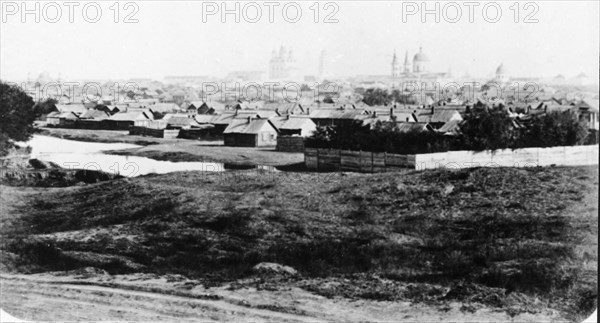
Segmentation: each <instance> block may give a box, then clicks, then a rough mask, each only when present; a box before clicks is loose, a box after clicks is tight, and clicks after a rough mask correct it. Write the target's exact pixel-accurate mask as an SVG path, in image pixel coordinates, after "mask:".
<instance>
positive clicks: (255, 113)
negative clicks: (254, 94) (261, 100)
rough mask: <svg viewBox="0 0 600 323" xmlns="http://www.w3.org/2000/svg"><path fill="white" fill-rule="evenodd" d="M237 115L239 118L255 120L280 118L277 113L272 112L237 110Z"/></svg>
mask: <svg viewBox="0 0 600 323" xmlns="http://www.w3.org/2000/svg"><path fill="white" fill-rule="evenodd" d="M237 114H238V117H242V118H246V117H249V116H251V117H253V118H260V119H269V118H274V117H278V116H279V113H277V111H272V110H237Z"/></svg>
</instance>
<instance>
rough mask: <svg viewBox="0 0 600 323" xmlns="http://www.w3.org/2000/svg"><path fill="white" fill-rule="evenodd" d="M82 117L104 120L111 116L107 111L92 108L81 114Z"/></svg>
mask: <svg viewBox="0 0 600 323" xmlns="http://www.w3.org/2000/svg"><path fill="white" fill-rule="evenodd" d="M79 117H80V118H81V119H96V120H102V119H107V118H109V117H110V114H108V113H107V112H106V111H101V110H94V109H90V110H87V111H86V112H84V113H82V114H81V115H80V116H79Z"/></svg>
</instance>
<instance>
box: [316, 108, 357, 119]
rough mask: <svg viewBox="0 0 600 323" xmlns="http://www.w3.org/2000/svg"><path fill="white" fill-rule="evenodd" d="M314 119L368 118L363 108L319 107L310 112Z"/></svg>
mask: <svg viewBox="0 0 600 323" xmlns="http://www.w3.org/2000/svg"><path fill="white" fill-rule="evenodd" d="M310 117H311V118H312V119H356V120H362V119H365V118H368V117H369V116H368V115H365V114H364V113H363V111H362V110H330V109H318V110H312V111H311V112H310Z"/></svg>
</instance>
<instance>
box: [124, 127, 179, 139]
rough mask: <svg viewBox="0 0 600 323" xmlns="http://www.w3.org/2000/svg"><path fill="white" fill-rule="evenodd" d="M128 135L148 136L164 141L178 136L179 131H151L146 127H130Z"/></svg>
mask: <svg viewBox="0 0 600 323" xmlns="http://www.w3.org/2000/svg"><path fill="white" fill-rule="evenodd" d="M129 134H130V135H138V136H150V137H157V138H165V139H174V138H177V136H179V129H152V128H146V127H137V126H132V127H131V128H130V129H129Z"/></svg>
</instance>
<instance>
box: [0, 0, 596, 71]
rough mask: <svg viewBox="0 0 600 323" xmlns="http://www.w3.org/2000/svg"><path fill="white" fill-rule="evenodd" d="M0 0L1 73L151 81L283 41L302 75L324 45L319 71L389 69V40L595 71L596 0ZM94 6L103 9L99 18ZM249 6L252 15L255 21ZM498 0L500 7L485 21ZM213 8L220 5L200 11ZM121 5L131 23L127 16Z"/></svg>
mask: <svg viewBox="0 0 600 323" xmlns="http://www.w3.org/2000/svg"><path fill="white" fill-rule="evenodd" d="M1 2H2V17H1V19H2V21H1V28H0V78H2V79H3V80H8V81H18V80H24V79H26V78H27V77H28V76H30V77H32V78H34V79H35V78H36V77H37V75H39V74H40V73H41V72H42V71H48V72H49V73H50V75H51V76H53V77H57V76H58V75H59V74H60V75H61V77H62V78H63V79H127V78H142V77H144V78H153V79H158V80H160V79H162V78H163V77H165V76H169V75H209V76H210V75H212V76H219V77H220V76H224V75H226V74H227V73H229V72H231V71H239V70H263V71H267V68H268V60H269V58H270V56H271V51H272V50H273V49H275V48H279V46H281V45H284V46H286V47H289V48H292V49H293V51H294V56H295V57H296V59H297V61H298V67H299V68H300V70H301V71H302V72H303V73H304V74H316V73H317V69H318V64H319V55H320V53H321V51H323V50H325V53H326V54H325V60H324V62H325V73H326V74H328V75H332V76H354V75H388V74H390V64H391V60H392V55H393V53H394V51H396V53H397V54H398V56H399V58H400V59H401V61H403V60H404V55H405V53H406V52H408V54H409V56H410V57H412V56H413V55H414V54H415V53H417V52H418V51H419V48H420V47H422V49H423V52H424V53H425V54H426V55H427V56H428V57H429V59H430V63H429V70H430V71H437V72H448V71H449V70H450V71H451V72H452V73H453V74H454V75H457V76H462V75H465V74H467V73H468V74H469V75H471V76H477V77H487V76H491V75H493V73H494V71H495V69H496V67H497V66H498V65H499V64H500V63H504V66H505V67H506V68H507V70H508V72H509V74H510V75H511V76H516V77H552V76H555V75H558V74H562V75H565V76H567V77H572V76H575V75H578V74H580V73H585V74H587V75H588V76H590V77H592V78H593V79H596V80H597V79H598V78H599V76H598V74H599V66H598V61H599V58H600V51H599V41H598V39H599V38H600V35H599V29H600V26H599V18H598V17H599V2H598V1H568V2H567V1H546V2H533V4H532V5H530V6H529V7H525V3H524V2H521V3H519V4H518V5H517V6H518V8H519V15H518V17H515V12H516V7H515V5H514V3H515V2H513V1H510V2H500V1H498V2H494V3H487V4H488V6H487V7H486V8H487V15H485V14H484V10H483V9H482V8H483V7H484V5H485V4H486V2H482V3H481V4H480V5H479V6H476V7H474V8H473V14H472V15H471V18H472V19H473V21H472V22H471V21H470V17H469V16H470V15H469V7H468V5H465V2H461V1H457V2H454V3H449V2H428V3H427V4H426V7H425V8H421V7H420V6H421V1H419V2H408V1H369V2H367V1H338V2H331V5H329V6H328V7H325V4H326V3H327V2H319V3H317V4H316V5H315V2H314V1H306V2H296V3H297V4H298V5H299V7H300V8H301V11H302V12H301V16H299V17H298V21H297V22H295V23H294V22H291V20H293V19H294V17H295V8H296V7H295V4H296V3H293V4H289V5H288V7H287V13H288V14H287V15H286V16H284V13H283V9H282V8H283V6H284V5H285V4H286V3H285V2H282V3H280V5H278V6H275V7H269V6H270V5H269V4H268V2H262V1H257V2H254V3H250V2H227V3H226V6H227V8H228V9H235V5H236V3H237V4H238V5H239V10H238V11H237V13H238V14H239V16H240V21H239V22H236V21H235V18H236V17H235V15H233V14H229V15H226V16H225V17H224V19H223V17H221V15H220V13H221V11H222V10H221V9H222V8H221V4H222V1H216V2H207V1H204V2H201V1H168V2H167V1H136V2H132V5H130V6H129V7H125V4H126V3H127V2H120V3H118V7H119V15H118V17H117V22H115V21H114V20H115V12H116V6H115V5H114V3H115V2H113V1H108V2H101V1H97V2H93V3H87V2H77V4H78V6H76V7H71V8H72V10H73V12H72V14H69V9H70V7H68V6H65V5H63V3H64V2H62V1H58V2H54V4H56V5H50V4H49V2H28V3H27V4H26V5H27V6H28V7H27V8H21V7H20V6H21V1H4V0H2V1H1ZM36 3H38V4H39V10H37V13H38V14H39V18H40V21H39V22H36V21H35V19H36V16H35V15H34V14H27V15H25V16H22V15H21V13H23V10H22V9H33V10H32V11H33V12H36V10H35V4H36ZM436 3H437V4H438V5H439V10H437V11H436V10H435V5H436ZM86 4H87V7H86V8H87V9H86V10H87V15H86V16H84V12H83V9H82V8H83V7H84V6H86ZM454 4H456V6H458V8H460V10H461V13H462V15H461V16H460V17H458V16H457V15H456V12H457V11H456V6H454ZM413 5H414V6H416V7H414V6H413ZM15 6H16V7H15ZM96 6H97V7H100V9H101V10H102V13H101V14H100V15H98V16H97V17H96V14H95V8H96ZM511 6H512V9H511ZM57 7H58V8H59V9H60V11H61V16H58V15H57V12H58V10H57ZM257 7H258V8H260V10H261V11H262V16H260V17H259V18H256V19H255V20H258V21H257V22H254V23H253V22H252V19H254V18H255V17H256V12H257V11H256V10H255V9H256V8H257ZM317 7H318V8H319V14H318V16H317V15H316V8H317ZM497 7H499V8H500V9H501V11H502V13H501V15H499V16H498V18H497V20H498V21H497V22H495V23H493V22H491V21H493V20H494V18H495V16H496V15H495V10H496V9H495V8H497ZM214 8H216V10H218V12H217V13H216V14H214V15H210V13H211V9H214ZM244 8H245V9H244ZM269 8H273V10H272V11H273V22H271V21H269V20H270V17H269ZM311 8H312V9H311ZM415 8H416V10H418V11H417V12H416V13H414V14H411V9H415ZM421 9H430V10H431V11H432V12H434V13H435V12H437V14H438V16H439V22H436V21H435V20H436V17H435V14H434V13H431V14H428V15H426V16H425V17H422V16H421V12H422V10H421ZM15 10H16V11H15ZM134 11H136V12H135V13H133V12H134ZM233 11H234V12H235V11H236V10H233ZM334 11H335V13H334ZM244 13H245V14H246V15H244ZM128 14H132V15H130V17H129V19H128V21H130V23H126V22H125V20H126V17H125V16H127V15H128ZM327 15H330V16H329V19H326V16H327ZM528 15H529V16H528ZM527 16H528V17H527ZM457 17H458V18H457ZM71 18H72V20H73V21H72V22H71V21H70V19H71ZM84 18H85V19H88V20H89V21H93V20H94V18H96V20H98V21H97V22H95V23H92V22H88V21H86V20H85V19H84ZM423 18H424V19H423ZM286 19H288V20H290V21H286ZM315 19H316V20H317V22H315ZM486 19H488V20H490V22H488V21H486ZM515 19H517V22H515ZM52 20H54V21H56V22H54V23H53V22H51V21H52ZM134 20H137V22H135V21H134ZM326 20H327V22H326ZM453 20H454V21H456V22H452V21H453ZM534 20H537V22H535V21H534ZM526 21H527V22H526Z"/></svg>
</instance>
